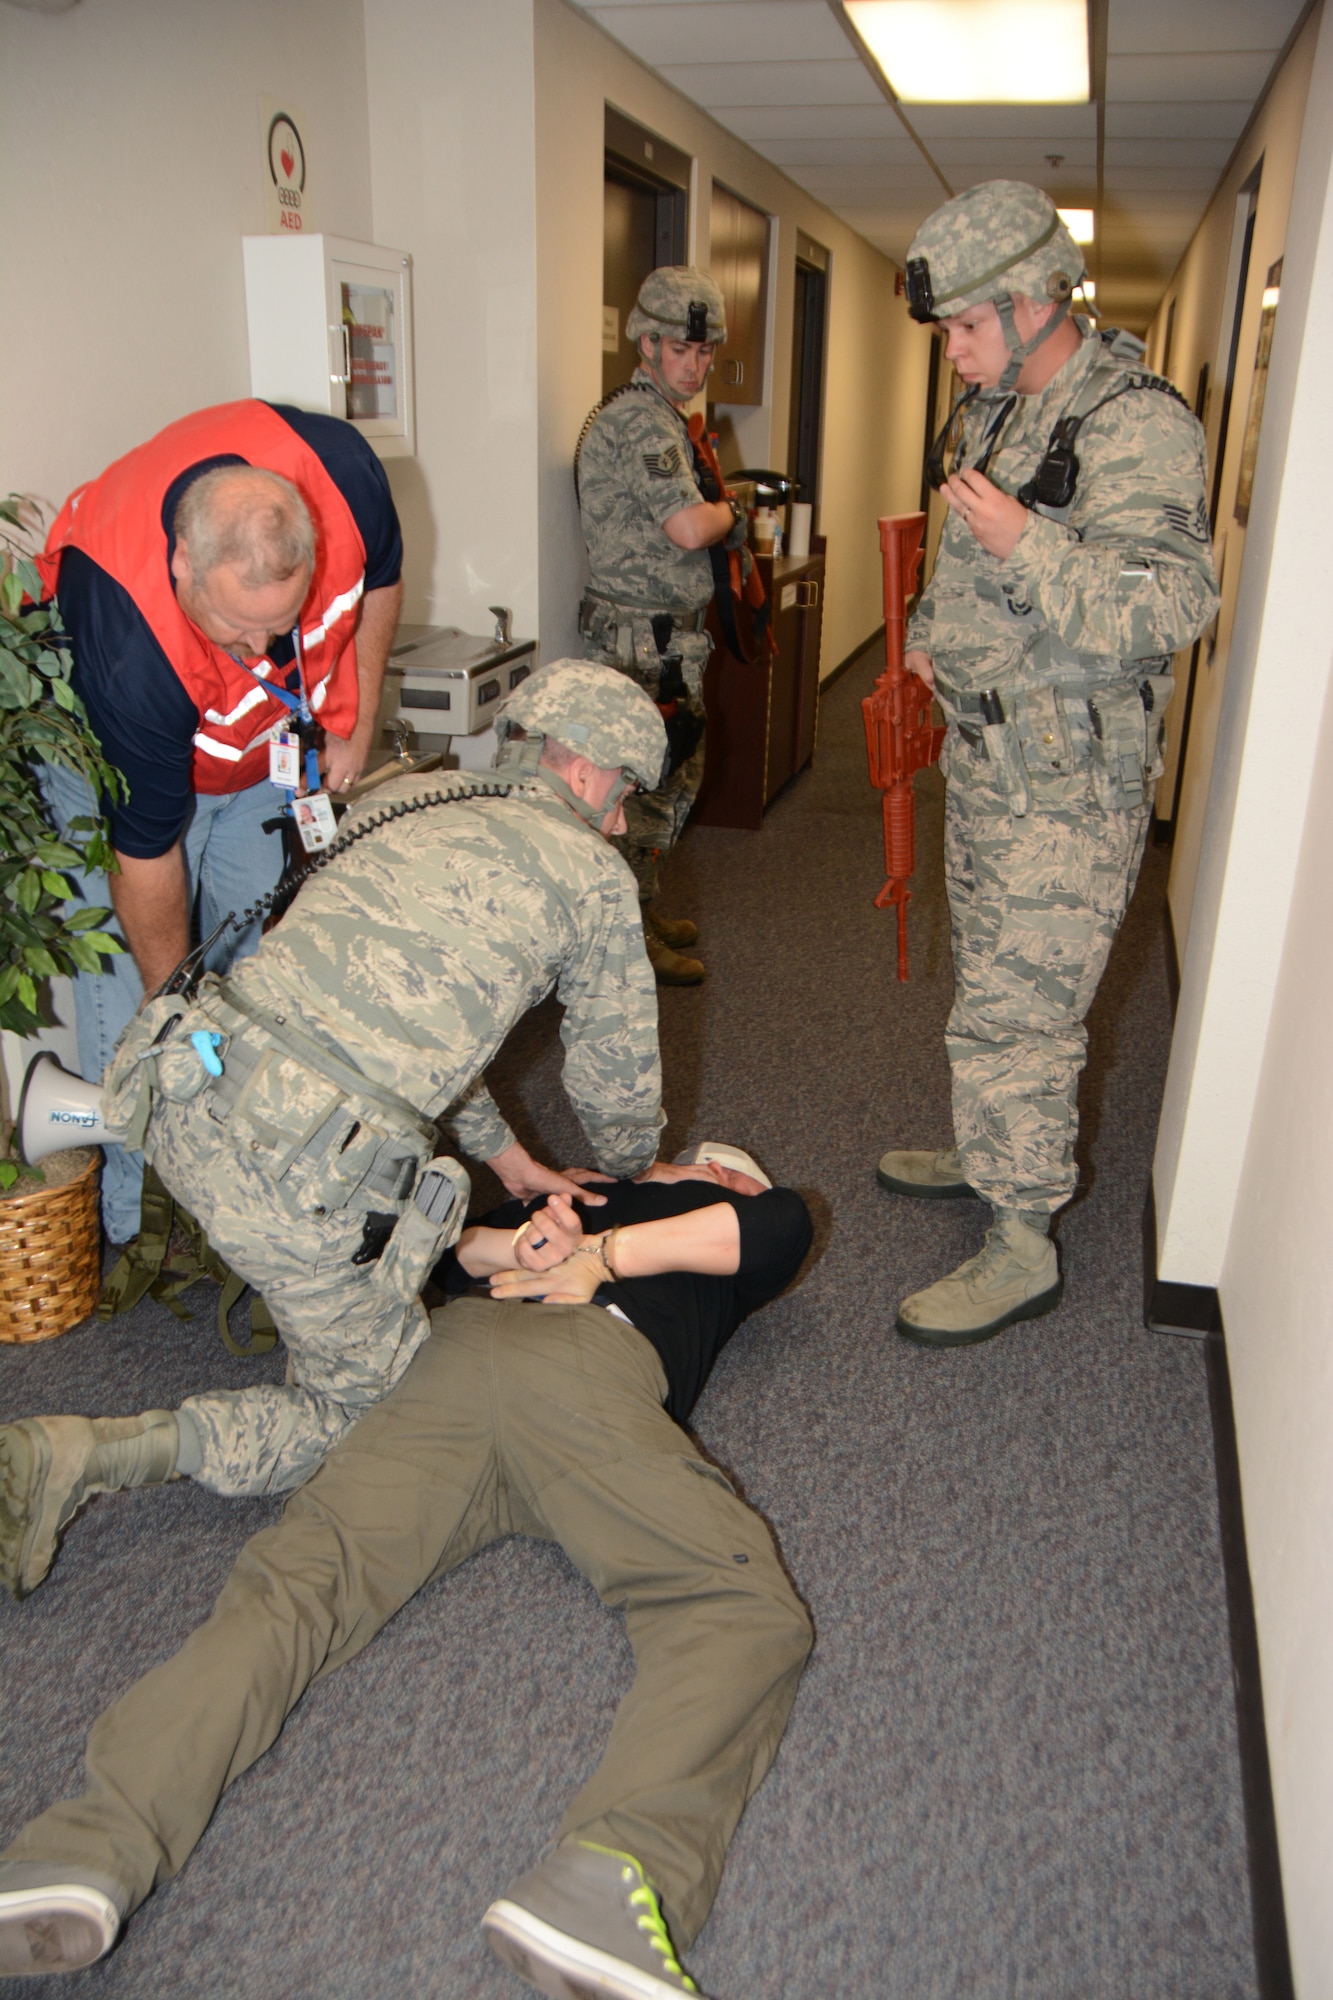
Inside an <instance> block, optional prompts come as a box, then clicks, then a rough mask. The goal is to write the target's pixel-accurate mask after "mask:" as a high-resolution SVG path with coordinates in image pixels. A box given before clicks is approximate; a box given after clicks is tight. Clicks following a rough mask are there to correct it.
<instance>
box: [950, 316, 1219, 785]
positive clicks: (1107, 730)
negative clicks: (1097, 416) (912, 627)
mask: <svg viewBox="0 0 1333 2000" xmlns="http://www.w3.org/2000/svg"><path fill="white" fill-rule="evenodd" d="M1096 337H1097V338H1098V339H1099V340H1100V341H1101V344H1102V351H1101V353H1100V354H1099V355H1098V356H1097V358H1096V359H1095V360H1094V362H1093V364H1092V367H1091V368H1090V369H1089V371H1088V373H1087V375H1086V376H1085V378H1084V380H1083V382H1082V383H1081V384H1080V385H1079V389H1078V392H1077V394H1076V395H1075V397H1074V399H1073V401H1072V403H1071V404H1070V405H1069V407H1068V408H1067V409H1066V410H1064V411H1063V412H1062V413H1061V414H1060V416H1059V418H1058V419H1057V420H1056V424H1055V427H1054V429H1053V431H1052V433H1051V436H1050V438H1049V440H1048V443H1047V446H1046V451H1045V453H1044V455H1043V459H1042V462H1041V465H1040V466H1039V467H1038V469H1037V471H1035V472H1034V474H1033V476H1032V477H1031V478H1030V479H1029V480H1027V481H1026V482H1025V483H1024V485H1023V486H1022V487H1021V488H1020V489H1019V492H1018V495H1017V497H1018V498H1019V499H1020V500H1021V501H1022V502H1023V504H1024V505H1025V506H1028V507H1030V508H1031V509H1032V511H1033V512H1035V513H1039V514H1041V515H1043V516H1044V517H1046V518H1047V519H1049V520H1054V521H1065V520H1067V519H1068V517H1069V515H1070V513H1071V512H1072V511H1073V506H1074V502H1075V499H1076V496H1077V474H1078V464H1077V457H1076V455H1075V453H1074V445H1075V443H1076V442H1077V438H1078V433H1079V431H1080V430H1081V428H1082V426H1083V425H1084V423H1086V421H1087V419H1088V418H1089V417H1091V416H1092V415H1093V414H1094V413H1095V412H1096V411H1098V410H1101V409H1102V408H1104V407H1105V405H1106V404H1108V403H1112V402H1115V401H1116V400H1118V398H1120V397H1121V396H1124V395H1127V394H1128V393H1129V392H1130V391H1131V390H1140V389H1146V390H1152V391H1154V392H1156V393H1159V394H1162V395H1166V396H1170V397H1171V398H1172V399H1173V400H1174V401H1175V402H1177V403H1179V404H1180V405H1181V407H1182V408H1183V409H1185V410H1188V408H1189V405H1188V403H1186V401H1185V399H1184V397H1183V396H1182V395H1181V394H1180V392H1179V390H1178V389H1176V388H1175V386H1174V384H1172V383H1171V382H1168V381H1167V380H1166V379H1165V377H1163V376H1160V375H1154V374H1153V373H1151V372H1150V371H1149V370H1148V369H1144V368H1138V367H1135V366H1134V363H1135V362H1137V361H1139V360H1140V359H1141V358H1142V355H1143V351H1144V350H1143V343H1142V341H1140V340H1139V339H1138V338H1137V337H1136V336H1135V335H1134V334H1130V333H1124V332H1121V331H1119V330H1118V329H1115V328H1109V329H1106V330H1103V331H1101V332H1099V333H1098V335H1097V336H1096ZM1058 452H1063V453H1064V454H1065V456H1066V458H1067V459H1068V460H1069V461H1072V471H1071V473H1070V476H1069V483H1068V490H1067V493H1066V494H1065V496H1064V497H1063V499H1062V501H1061V502H1060V503H1058V504H1055V503H1052V502H1051V501H1048V500H1044V499H1043V498H1042V493H1041V488H1042V479H1041V473H1042V471H1043V469H1045V468H1046V467H1047V466H1049V465H1050V464H1051V463H1052V461H1053V459H1054V458H1055V457H1056V455H1057V453H1058ZM975 587H976V591H977V595H978V597H979V598H981V599H983V600H987V599H988V600H989V601H990V602H992V603H994V604H996V605H997V606H1000V607H1003V608H1005V609H1006V610H1007V611H1008V612H1009V614H1010V615H1011V616H1012V617H1013V619H1014V623H1015V626H1016V627H1020V628H1021V624H1022V620H1023V618H1024V617H1025V616H1026V615H1028V614H1029V612H1030V607H1029V606H1026V605H1019V604H1016V603H1014V602H1012V601H1010V600H1008V599H1007V598H1006V596H1005V594H1004V592H1003V591H1002V589H1001V587H1000V585H999V584H998V583H997V582H994V581H992V580H991V579H990V578H989V577H987V578H978V579H977V581H976V586H975ZM1171 670H1172V657H1171V655H1169V654H1166V655H1161V654H1153V655H1148V656H1145V657H1143V658H1134V659H1123V660H1121V661H1119V662H1118V663H1117V664H1116V667H1115V668H1114V669H1109V670H1108V661H1107V658H1106V656H1105V655H1104V654H1084V653H1080V652H1079V651H1078V650H1077V648H1076V647H1072V646H1069V645H1067V644H1066V643H1065V642H1064V641H1063V640H1062V639H1061V638H1060V637H1059V635H1058V634H1057V633H1055V632H1053V631H1052V630H1051V629H1050V627H1049V626H1048V625H1046V624H1045V623H1044V621H1043V622H1038V623H1037V624H1036V626H1035V627H1034V629H1033V630H1032V632H1031V634H1030V635H1029V636H1028V637H1026V639H1025V643H1024V648H1023V653H1022V657H1021V659H1020V660H1019V661H1018V662H1017V664H1016V665H1011V666H1010V668H1009V669H1008V671H1007V672H1006V674H1005V675H1004V677H1003V679H1002V680H999V681H998V683H997V686H996V688H995V689H994V690H993V691H991V690H988V691H986V692H984V693H983V692H978V691H976V690H971V691H962V690H956V689H951V688H949V687H947V685H941V681H942V680H943V678H944V677H943V676H942V675H941V673H940V670H939V666H938V663H937V695H938V697H939V699H940V701H941V703H942V706H943V707H944V710H945V713H946V715H947V716H948V717H949V718H950V720H952V721H955V722H957V723H959V725H960V727H961V730H962V733H963V735H964V737H965V738H966V739H967V740H968V741H970V742H977V743H981V742H984V745H985V749H986V753H987V756H988V757H989V759H990V761H991V762H992V763H994V764H996V765H997V766H998V767H999V774H1000V777H1001V781H1002V783H1003V786H1004V789H1005V791H1006V792H1007V793H1008V796H1009V801H1010V807H1011V810H1012V811H1013V812H1014V813H1015V814H1017V815H1020V816H1021V815H1023V814H1025V813H1026V812H1027V811H1028V810H1029V807H1030V804H1031V800H1032V793H1033V789H1034V788H1035V789H1036V791H1037V793H1038V795H1040V791H1041V788H1042V787H1043V785H1044V784H1047V783H1049V782H1051V781H1055V782H1057V783H1058V782H1059V781H1060V780H1062V779H1066V778H1068V777H1070V776H1071V775H1072V774H1073V773H1075V772H1077V771H1079V770H1081V769H1084V768H1087V769H1089V770H1090V772H1091V778H1092V783H1093V789H1094V792H1095V794H1096V796H1097V799H1098V801H1099V803H1100V804H1101V805H1102V806H1104V807H1106V808H1108V809H1110V808H1122V809H1123V808H1125V807H1133V806H1138V805H1141V804H1142V803H1143V801H1144V799H1145V798H1146V797H1148V796H1150V788H1151V785H1152V782H1153V781H1154V780H1155V779H1156V778H1157V777H1159V776H1160V775H1161V772H1162V768H1163V751H1164V740H1165V739H1164V734H1163V717H1164V714H1165V710H1166V707H1167V704H1168V703H1169V701H1170V699H1171V692H1172V678H1171Z"/></svg>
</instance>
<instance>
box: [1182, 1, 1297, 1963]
mask: <svg viewBox="0 0 1333 2000" xmlns="http://www.w3.org/2000/svg"><path fill="white" fill-rule="evenodd" d="M1293 60H1294V61H1298V62H1299V63H1300V64H1301V65H1302V68H1303V71H1304V76H1303V77H1302V79H1301V81H1302V95H1303V86H1304V81H1305V78H1307V77H1308V92H1309V95H1308V107H1307V111H1306V116H1305V120H1304V125H1303V129H1302V131H1301V133H1300V135H1299V155H1298V158H1297V162H1296V168H1295V174H1294V179H1293V180H1292V182H1291V194H1290V213H1289V215H1288V214H1287V212H1286V211H1287V205H1286V202H1285V199H1284V200H1283V201H1282V202H1281V203H1280V204H1279V203H1278V202H1277V201H1276V199H1274V201H1273V202H1272V203H1271V204H1270V211H1269V216H1270V220H1269V224H1268V233H1267V234H1266V235H1265V236H1258V235H1257V241H1256V253H1255V260H1254V261H1255V265H1256V267H1257V269H1258V273H1259V278H1260V280H1261V278H1262V273H1263V270H1264V269H1265V268H1266V265H1267V263H1268V262H1269V261H1271V260H1272V258H1273V257H1275V256H1277V255H1278V254H1279V253H1280V252H1281V251H1282V250H1283V248H1284V241H1283V238H1284V235H1285V252H1286V263H1285V268H1284V271H1283V285H1282V301H1281V304H1280V306H1279V309H1278V315H1277V327H1276V336H1275V340H1274V345H1273V356H1272V366H1271V371H1270V379H1269V386H1268V396H1267V402H1266V406H1265V412H1264V425H1263V432H1262V436H1261V441H1260V448H1259V459H1258V467H1257V471H1256V477H1255V486H1254V501H1253V506H1252V509H1251V514H1250V522H1249V527H1248V529H1247V531H1246V535H1245V548H1244V559H1243V563H1242V564H1241V565H1240V569H1239V575H1238V577H1237V579H1236V585H1235V586H1234V600H1233V608H1232V610H1231V617H1230V626H1229V630H1228V633H1227V636H1226V657H1225V682H1224V685H1222V686H1220V687H1219V689H1218V691H1217V693H1216V696H1215V702H1216V717H1215V722H1214V724H1213V737H1214V742H1215V751H1214V755H1213V758H1212V772H1211V783H1210V786H1209V791H1208V798H1207V802H1206V809H1205V810H1204V813H1203V821H1202V826H1201V829H1200V831H1199V834H1198V838H1197V869H1196V874H1195V881H1194V888H1193V896H1192V904H1191V909H1190V915H1189V928H1188V941H1187V944H1186V947H1185V951H1184V957H1183V963H1182V968H1181V993H1180V1004H1179V1008H1178V1010H1177V1018H1176V1030H1175V1036H1174V1040H1173V1044H1172V1052H1171V1063H1170V1068H1169V1071H1168V1075H1167V1083H1166V1092H1165V1097H1164V1102H1163V1108H1162V1118H1161V1125H1160V1129H1159V1133H1158V1144H1157V1154H1156V1158H1155V1161H1154V1166H1153V1186H1154V1191H1155V1197H1156V1206H1157V1215H1158V1236H1159V1261H1158V1269H1159V1275H1160V1276H1161V1277H1163V1278H1164V1279H1168V1280H1173V1281H1176V1282H1179V1283H1184V1284H1195V1285H1205V1286H1215V1287H1216V1288H1217V1291H1218V1295H1219V1298H1220V1301H1221V1308H1222V1315H1223V1320H1224V1323H1225V1326H1226V1337H1227V1353H1228V1357H1229V1363H1230V1370H1231V1379H1232V1390H1233V1400H1234V1405H1235V1415H1236V1433H1237V1441H1238V1446H1239V1453H1240V1472H1241V1486H1242V1495H1243V1501H1244V1508H1245V1525H1246V1538H1247V1544H1248V1551H1249V1563H1250V1573H1251V1578H1252V1581H1253V1586H1254V1601H1255V1609H1256V1614H1257V1621H1258V1630H1259V1650H1260V1658H1261V1664H1262V1672H1263V1685H1264V1697H1265V1701H1264V1705H1265V1713H1266V1719H1267V1728H1268V1747H1269V1758H1270V1764H1271V1769H1272V1776H1273V1790H1274V1798H1275V1803H1276V1808H1277V1825H1278V1839H1279V1845H1280V1850H1281V1858H1282V1871H1283V1882H1284V1889H1285V1896H1286V1908H1287V1922H1288V1930H1289V1934H1290V1938H1291V1948H1292V1959H1293V1967H1294V1972H1295V1983H1296V1991H1297V1993H1298V1994H1299V1995H1300V1996H1301V2000H1329V1996H1333V1899H1331V1898H1330V1896H1329V1891H1328V1884H1329V1881H1330V1879H1333V1811H1331V1810H1330V1804H1329V1801H1330V1799H1333V1715H1331V1714H1330V1709H1329V1703H1328V1659H1329V1656H1330V1653H1333V1538H1331V1537H1330V1530H1329V1523H1330V1517H1331V1515H1333V1471H1331V1470H1330V1468H1331V1467H1333V1454H1331V1453H1330V1449H1329V1441H1330V1438H1331V1437H1333V1250H1331V1249H1330V1243H1331V1242H1333V1237H1331V1235H1330V1230H1329V1223H1328V1207H1329V1195H1330V1191H1331V1190H1333V1175H1331V1174H1330V1170H1329V1164H1328V1163H1329V1138H1328V1135H1329V1130H1330V1125H1331V1124H1333V1043H1331V1042H1330V1037H1329V1034H1328V1027H1327V1022H1328V1012H1329V992H1330V984H1331V983H1333V926H1330V922H1329V895H1328V871H1329V852H1330V846H1331V845H1333V780H1330V776H1329V773H1330V769H1331V768H1333V766H1331V764H1330V760H1331V759H1333V702H1331V700H1330V680H1331V679H1333V634H1331V633H1330V628H1329V621H1328V615H1327V600H1328V588H1327V575H1328V567H1329V555H1328V550H1329V505H1328V497H1327V495H1328V466H1329V463H1330V461H1331V460H1333V399H1331V398H1330V396H1329V393H1328V352H1327V348H1328V327H1329V325H1330V324H1331V323H1333V22H1330V21H1329V20H1328V19H1327V18H1326V20H1325V22H1324V24H1323V26H1322V27H1321V28H1320V31H1319V36H1318V41H1317V45H1316V47H1315V50H1314V54H1313V62H1311V61H1310V50H1309V45H1308V41H1307V42H1306V44H1305V45H1304V46H1303V47H1302V48H1299V49H1298V50H1297V51H1296V52H1295V54H1294V56H1293ZM1289 102H1290V100H1289ZM1292 137H1293V135H1292V134H1291V133H1289V132H1287V131H1285V130H1283V131H1281V132H1279V131H1277V130H1273V131H1272V132H1271V133H1270V154H1269V159H1270V160H1272V159H1273V157H1274V155H1275V153H1276V150H1277V148H1278V145H1279V142H1280V144H1281V146H1282V148H1283V155H1282V156H1283V158H1284V159H1285V158H1286V157H1287V149H1288V148H1289V145H1290V143H1291V140H1292ZM1265 186H1266V187H1267V188H1268V189H1269V191H1270V193H1271V192H1272V190H1273V189H1274V187H1275V186H1276V187H1277V188H1278V190H1279V191H1282V190H1283V188H1284V183H1282V182H1281V181H1278V182H1274V181H1273V180H1270V179H1269V175H1268V167H1267V163H1266V167H1265ZM1279 208H1280V220H1279V221H1275V220H1274V217H1275V216H1277V215H1278V211H1279ZM1259 213H1260V217H1261V219H1262V216H1263V196H1262V193H1261V198H1260V211H1259ZM1281 224H1285V229H1284V228H1283V227H1282V226H1281ZM1219 261H1220V252H1219V250H1218V247H1217V245H1216V244H1214V246H1213V248H1212V252H1211V263H1212V269H1213V272H1214V274H1215V273H1216V271H1217V268H1218V264H1219ZM1255 318H1256V315H1255V314H1254V313H1253V312H1251V313H1249V314H1248V315H1247V329H1246V334H1245V335H1244V336H1243V338H1244V339H1245V342H1246V351H1247V354H1250V355H1252V351H1253V342H1254V326H1255ZM1246 387H1247V385H1246V384H1245V383H1244V382H1243V383H1242V388H1241V396H1240V399H1239V402H1240V414H1239V416H1238V417H1237V419H1236V422H1237V424H1238V426H1243V423H1244V414H1243V412H1244V401H1243V399H1244V395H1245V393H1246ZM1238 448H1239V437H1237V449H1238ZM1230 461H1231V452H1230V449H1229V450H1228V476H1229V479H1230V480H1231V481H1232V483H1233V484H1234V473H1233V472H1232V469H1231V464H1230ZM1321 718H1322V726H1321ZM1193 757H1194V747H1193V744H1191V749H1190V758H1191V761H1192V760H1193ZM1197 809H1198V808H1197V807H1196V810H1197Z"/></svg>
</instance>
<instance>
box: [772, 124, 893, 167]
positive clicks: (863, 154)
mask: <svg viewBox="0 0 1333 2000" xmlns="http://www.w3.org/2000/svg"><path fill="white" fill-rule="evenodd" d="M759 150H760V151H761V152H762V153H763V155H764V158H765V159H766V160H776V162H777V163H778V165H779V166H782V167H787V168H789V169H794V168H797V167H825V166H839V167H841V166H849V167H870V168H873V169H876V170H882V171H883V172H885V173H888V172H890V171H891V170H892V169H893V168H894V167H896V166H898V165H900V164H901V163H902V162H903V161H904V160H919V159H920V158H921V150H920V148H919V147H918V146H917V145H916V144H915V143H914V142H913V141H912V140H911V139H909V138H908V137H907V134H906V133H905V132H903V131H902V130H901V128H900V130H899V137H898V138H896V139H765V140H764V141H763V143H762V145H761V146H760V148H759Z"/></svg>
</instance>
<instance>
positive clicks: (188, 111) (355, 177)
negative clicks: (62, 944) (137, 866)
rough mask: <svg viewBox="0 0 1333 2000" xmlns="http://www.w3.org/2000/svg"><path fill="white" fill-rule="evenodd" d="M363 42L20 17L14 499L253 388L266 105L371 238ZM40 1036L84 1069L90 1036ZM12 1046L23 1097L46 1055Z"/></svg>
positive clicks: (318, 208)
mask: <svg viewBox="0 0 1333 2000" xmlns="http://www.w3.org/2000/svg"><path fill="white" fill-rule="evenodd" d="M360 44H361V0H286V3H285V5H284V6H283V7H282V9H281V11H280V12H275V9H274V8H273V6H272V5H271V4H269V0H227V4H226V5H225V6H215V7H197V8H193V9H191V10H190V16H189V20H188V24H187V23H185V22H184V21H183V20H182V19H181V18H180V17H179V16H177V15H169V14H166V13H164V11H163V8H162V6H161V3H160V0H82V3H81V4H80V5H79V6H78V7H75V8H73V9H72V10H71V11H70V12H69V13H66V14H56V15H42V14H31V13H26V12H19V11H18V10H17V9H15V8H13V7H0V184H2V185H3V188H4V199H3V202H0V269H3V271H4V274H5V276H4V367H3V371H0V489H2V490H3V491H5V492H8V491H10V490H11V489H17V490H19V491H33V492H38V493H43V494H45V495H47V497H48V498H51V499H54V500H63V499H64V497H65V495H66V493H68V492H69V491H70V489H71V488H72V487H74V486H77V485H78V484H79V483H80V481H82V480H84V479H89V478H91V477H92V476H93V474H94V473H97V472H100V471H101V470H102V468H103V466H104V465H106V464H108V463H109V462H110V461H111V460H112V459H114V458H118V457H119V456H120V454H121V453H122V452H125V451H128V450H129V449H130V447H131V446H132V445H136V444H138V443H140V442H141V441H142V440H143V439H144V438H146V437H151V436H152V434H153V432H154V431H157V430H160V429H161V427H162V426H163V425H164V424H167V423H170V422H171V421H172V420H173V419H174V418H176V417H179V416H183V415H184V414H185V413H186V411H188V410H195V409H200V408H202V407H204V406H206V405H207V404H209V403H220V402H226V401H228V400H230V399H231V398H232V397H235V396H245V395H248V394H249V391H250V364H249V352H248V346H247V341H246V330H245V280H244V274H243V271H242V267H241V238H242V236H244V235H253V234H256V233H261V232H262V231H263V230H264V229H265V228H266V226H267V225H266V221H265V209H264V184H263V178H262V168H263V145H262V133H261V128H260V98H261V96H262V95H263V94H264V93H268V94H269V95H272V96H276V97H285V98H288V99H289V100H290V101H291V102H292V103H293V104H294V105H295V106H297V107H298V108H299V109H301V110H303V111H304V112H305V114H306V127H305V130H304V133H303V137H304V138H305V141H306V146H307V151H308V155H309V163H310V169H311V183H310V208H311V221H312V223H313V225H314V226H316V227H318V228H321V229H325V230H328V231H330V232H332V233H335V234H339V235H344V236H351V237H356V238H365V237H367V236H369V234H370V226H371V210H370V174H369V152H368V145H367V127H366V92H365V75H364V71H363V68H362V65H361V63H360V61H359V60H355V59H354V60H353V61H351V62H348V60H347V50H348V49H349V48H350V49H352V50H353V51H354V52H355V51H357V50H359V48H360ZM54 987H55V991H54V993H53V996H52V1000H53V1006H54V1010H55V1015H56V1019H57V1021H58V1022H67V1021H69V1020H70V1019H72V1014H71V1002H70V995H69V985H68V981H66V980H57V981H55V982H54ZM37 1039H38V1040H39V1041H40V1042H41V1043H43V1044H44V1045H46V1046H48V1047H52V1048H54V1049H55V1050H56V1052H57V1053H58V1054H59V1056H60V1058H61V1060H62V1061H63V1062H65V1063H67V1064H68V1065H69V1066H70V1067H71V1068H73V1067H75V1066H76V1063H77V1053H76V1049H75V1043H74V1036H73V1032H72V1029H70V1028H68V1027H64V1026H58V1027H56V1028H54V1029H52V1030H50V1031H48V1032H47V1033H45V1034H44V1035H42V1036H40V1037H38V1038H37ZM3 1041H4V1059H5V1062H6V1065H7V1067H8V1069H9V1073H10V1080H11V1084H14V1085H16V1084H17V1082H18V1079H19V1077H20V1076H21V1074H22V1068H23V1064H24V1063H25V1062H26V1060H27V1058H28V1056H29V1055H30V1053H31V1051H30V1049H27V1048H24V1047H23V1046H22V1045H21V1044H19V1043H18V1042H17V1040H16V1038H15V1037H14V1036H12V1035H9V1034H6V1035H5V1036H4V1037H3Z"/></svg>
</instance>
